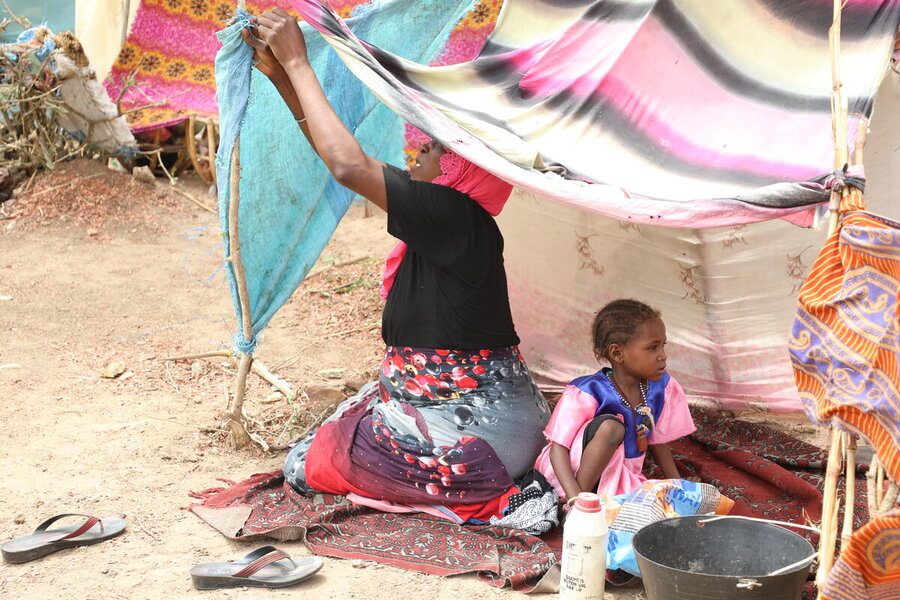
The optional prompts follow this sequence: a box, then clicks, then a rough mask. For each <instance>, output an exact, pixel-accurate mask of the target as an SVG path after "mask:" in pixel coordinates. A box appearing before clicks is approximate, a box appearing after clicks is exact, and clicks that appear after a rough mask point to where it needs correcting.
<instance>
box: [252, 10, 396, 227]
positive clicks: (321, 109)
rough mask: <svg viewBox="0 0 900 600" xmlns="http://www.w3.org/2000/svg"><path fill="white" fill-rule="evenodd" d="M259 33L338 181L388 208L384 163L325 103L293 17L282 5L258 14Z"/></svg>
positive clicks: (318, 148) (308, 133)
mask: <svg viewBox="0 0 900 600" xmlns="http://www.w3.org/2000/svg"><path fill="white" fill-rule="evenodd" d="M257 24H258V25H259V33H260V36H261V37H262V39H263V41H265V42H266V43H267V44H268V46H269V48H271V50H272V54H273V55H274V56H275V58H276V59H278V62H279V63H280V64H281V66H282V67H283V68H284V71H285V73H287V76H288V79H289V80H290V83H291V86H292V87H293V89H294V93H295V94H296V96H297V99H298V100H299V103H300V110H301V111H302V113H303V116H304V117H305V118H306V122H305V123H303V124H304V125H306V129H304V133H305V134H306V135H307V137H308V138H309V140H310V143H311V144H312V145H313V147H314V148H315V150H316V152H317V153H318V154H319V156H320V157H321V158H322V161H323V162H324V163H325V166H326V167H327V168H328V170H329V171H330V172H331V174H332V175H333V176H334V178H335V179H336V180H337V182H338V183H340V184H341V185H342V186H344V187H346V188H349V189H351V190H353V191H354V192H356V193H357V194H359V195H360V196H364V197H366V198H368V199H369V200H371V201H372V202H373V203H374V204H375V205H376V206H378V207H379V208H381V209H382V210H387V192H386V190H385V185H384V173H383V172H382V168H383V167H384V163H382V162H381V161H378V160H375V159H374V158H372V157H371V156H368V155H367V154H366V153H365V152H363V149H362V147H361V146H360V145H359V142H357V141H356V138H354V137H353V134H352V133H350V131H349V130H348V129H347V127H346V126H345V125H344V124H343V123H342V122H341V120H340V118H339V117H338V116H337V113H335V112H334V109H333V108H332V107H331V104H329V102H328V98H327V97H326V96H325V92H323V91H322V86H321V85H320V84H319V80H318V78H317V77H316V74H315V72H314V71H313V69H312V66H310V64H309V60H308V57H307V54H306V40H304V39H303V33H302V32H301V31H300V27H298V25H297V21H296V19H294V18H293V17H291V16H290V15H289V14H287V13H286V12H285V11H283V10H281V9H280V8H276V9H274V10H271V11H267V12H266V13H264V14H263V15H261V16H260V17H258V18H257Z"/></svg>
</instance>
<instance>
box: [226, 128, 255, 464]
mask: <svg viewBox="0 0 900 600" xmlns="http://www.w3.org/2000/svg"><path fill="white" fill-rule="evenodd" d="M229 184H230V186H231V187H230V198H229V204H228V245H229V252H228V259H227V260H229V261H230V262H231V266H232V268H233V269H234V278H235V280H236V282H237V291H238V301H239V303H240V306H241V333H242V335H243V336H244V339H245V340H247V341H248V342H249V341H250V340H252V339H253V318H252V317H251V315H250V294H249V292H248V291H247V278H246V277H245V274H244V263H243V261H242V260H241V242H240V237H239V235H238V210H239V208H240V203H241V138H240V136H238V137H237V139H235V141H234V150H233V151H232V153H231V180H230V181H229ZM252 363H253V357H252V356H250V355H249V354H241V362H240V364H239V365H238V371H237V379H236V380H235V386H234V397H233V398H232V399H231V402H230V406H229V407H228V411H227V412H226V415H225V418H226V420H227V421H228V427H229V429H230V430H231V441H232V443H234V445H235V447H236V448H243V447H244V446H246V445H247V444H249V443H250V439H251V438H250V435H249V434H248V433H247V428H246V427H245V426H244V412H243V405H244V393H245V392H246V390H247V374H248V373H249V372H250V366H251V364H252Z"/></svg>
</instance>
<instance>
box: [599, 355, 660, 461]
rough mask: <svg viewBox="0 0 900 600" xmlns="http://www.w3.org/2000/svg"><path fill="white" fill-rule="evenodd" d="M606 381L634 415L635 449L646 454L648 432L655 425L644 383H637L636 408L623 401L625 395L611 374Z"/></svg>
mask: <svg viewBox="0 0 900 600" xmlns="http://www.w3.org/2000/svg"><path fill="white" fill-rule="evenodd" d="M608 379H609V382H610V383H612V386H613V390H615V392H616V395H617V396H618V397H619V401H620V402H621V403H622V404H623V405H624V406H626V407H628V408H629V409H631V411H632V412H633V413H634V433H635V438H636V442H637V449H638V452H646V450H647V446H648V445H649V440H648V438H649V436H650V432H651V431H653V428H654V427H655V426H656V423H655V422H654V420H653V411H651V410H650V405H649V404H647V384H646V382H644V381H639V382H638V390H639V391H640V392H641V403H640V404H638V405H637V406H632V405H631V403H630V402H628V400H626V399H625V395H624V394H623V393H622V390H620V389H619V384H618V383H616V380H615V378H614V377H613V375H612V373H611V372H610V374H609V376H608Z"/></svg>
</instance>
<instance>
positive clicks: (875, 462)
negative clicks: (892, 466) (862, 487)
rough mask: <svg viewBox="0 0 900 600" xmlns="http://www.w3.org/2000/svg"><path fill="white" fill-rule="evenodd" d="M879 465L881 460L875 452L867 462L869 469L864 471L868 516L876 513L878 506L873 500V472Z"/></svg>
mask: <svg viewBox="0 0 900 600" xmlns="http://www.w3.org/2000/svg"><path fill="white" fill-rule="evenodd" d="M879 466H881V460H880V459H879V458H878V454H877V453H876V454H875V456H873V457H872V461H871V462H870V463H869V470H868V471H867V472H866V496H867V497H868V504H869V517H870V518H871V517H874V516H876V515H878V509H879V506H878V504H877V503H876V502H875V478H876V475H875V474H876V473H877V472H878V467H879Z"/></svg>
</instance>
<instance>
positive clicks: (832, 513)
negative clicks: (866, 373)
mask: <svg viewBox="0 0 900 600" xmlns="http://www.w3.org/2000/svg"><path fill="white" fill-rule="evenodd" d="M830 433H831V449H830V450H829V452H828V466H827V469H826V471H825V489H824V490H823V491H822V496H823V498H822V535H821V536H819V570H818V572H817V573H816V586H818V588H819V589H820V590H821V589H822V586H823V585H824V584H825V579H826V578H827V577H828V573H829V571H831V567H832V566H833V565H834V554H835V543H836V542H837V519H836V514H837V512H836V510H837V482H838V478H839V477H840V475H841V433H840V432H839V431H838V430H837V429H834V428H832V429H831V432H830Z"/></svg>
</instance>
